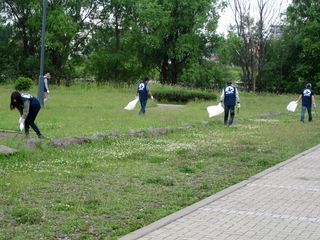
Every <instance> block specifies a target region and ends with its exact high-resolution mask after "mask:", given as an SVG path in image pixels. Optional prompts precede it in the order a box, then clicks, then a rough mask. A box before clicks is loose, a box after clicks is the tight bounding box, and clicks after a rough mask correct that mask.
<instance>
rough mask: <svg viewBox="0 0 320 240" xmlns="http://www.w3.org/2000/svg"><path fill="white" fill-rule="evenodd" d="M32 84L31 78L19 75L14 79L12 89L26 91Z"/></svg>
mask: <svg viewBox="0 0 320 240" xmlns="http://www.w3.org/2000/svg"><path fill="white" fill-rule="evenodd" d="M31 86H32V80H31V79H30V78H26V77H19V78H17V80H16V81H15V84H14V89H15V90H17V91H27V90H29V89H30V88H31Z"/></svg>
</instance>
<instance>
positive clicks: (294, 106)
mask: <svg viewBox="0 0 320 240" xmlns="http://www.w3.org/2000/svg"><path fill="white" fill-rule="evenodd" d="M297 106H298V102H297V101H292V102H290V103H289V104H288V106H287V110H288V111H289V112H295V111H296V109H297Z"/></svg>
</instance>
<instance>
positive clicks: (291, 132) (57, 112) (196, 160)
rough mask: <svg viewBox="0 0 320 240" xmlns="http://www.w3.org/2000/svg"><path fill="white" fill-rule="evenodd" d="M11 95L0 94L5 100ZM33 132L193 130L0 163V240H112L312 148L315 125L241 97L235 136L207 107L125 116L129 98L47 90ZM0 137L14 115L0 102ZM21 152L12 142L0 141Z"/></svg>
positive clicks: (267, 100)
mask: <svg viewBox="0 0 320 240" xmlns="http://www.w3.org/2000/svg"><path fill="white" fill-rule="evenodd" d="M9 90H10V89H9V88H5V89H4V88H2V89H1V94H3V92H7V93H6V97H7V96H9ZM51 92H52V94H51V98H50V100H49V102H48V104H47V105H46V106H45V108H44V109H42V110H41V112H40V115H39V119H38V123H39V127H40V128H41V129H42V131H43V133H44V134H45V135H46V136H49V137H52V138H56V137H62V136H77V135H87V136H90V135H92V134H93V133H94V132H109V131H112V130H116V131H120V132H126V131H128V130H130V129H143V128H150V127H172V128H174V127H176V128H177V127H180V126H181V125H183V124H186V123H192V124H193V127H192V128H186V129H184V130H181V129H180V130H178V129H177V130H173V131H171V132H170V133H168V134H166V135H162V136H157V137H129V136H124V137H120V138H109V139H106V140H103V141H94V142H92V143H91V144H88V145H79V146H77V145H74V146H70V147H68V148H66V149H55V148H53V147H51V146H50V145H48V140H46V141H44V142H43V143H42V144H41V146H40V147H39V148H37V149H35V150H32V151H30V150H22V151H20V152H19V153H17V154H14V155H11V156H0V175H1V179H0V192H1V194H0V239H6V240H7V239H117V237H119V236H121V235H124V234H126V233H129V232H131V231H133V230H135V229H137V228H140V227H142V226H144V225H147V224H149V223H152V222H154V221H156V220H157V219H159V218H161V217H164V216H166V215H168V214H170V213H172V212H175V211H177V210H179V209H181V208H183V207H185V206H188V205H190V204H192V203H194V202H196V201H199V200H200V199H203V198H205V197H207V196H210V195H211V194H214V193H215V192H218V191H220V190H222V189H224V188H226V187H228V186H230V185H233V184H235V183H237V182H239V181H242V180H244V179H247V178H248V177H250V176H252V175H254V174H256V173H258V172H260V171H262V170H264V169H266V168H268V167H270V166H272V165H274V164H276V163H279V162H281V161H283V160H286V159H287V158H289V157H291V156H293V155H295V154H297V153H299V152H301V151H303V150H306V149H308V148H310V147H312V146H314V145H316V144H318V143H319V140H320V134H319V119H318V118H317V117H316V118H315V121H314V122H313V123H311V124H308V123H306V124H301V123H299V121H298V120H299V114H298V113H294V114H290V113H287V112H286V110H285V106H286V104H287V103H288V102H289V101H290V100H292V99H294V98H293V96H276V95H255V94H241V98H242V99H241V105H242V109H241V110H240V113H239V114H237V115H236V120H235V124H236V125H235V127H233V128H229V127H225V126H224V125H223V124H222V116H218V117H216V118H214V119H211V120H209V124H203V123H202V121H204V120H206V121H208V119H207V113H206V111H205V107H206V106H208V105H211V104H212V102H194V103H189V104H188V105H186V106H185V107H184V108H181V109H180V108H179V109H178V110H160V109H158V108H157V107H156V106H155V103H153V104H150V105H149V106H150V108H148V109H147V115H146V116H145V117H141V116H138V113H137V111H138V109H137V110H135V111H133V112H125V111H123V110H122V108H123V107H124V106H125V105H126V103H127V102H128V101H129V100H131V99H132V98H134V90H132V89H113V88H109V87H103V88H99V89H97V88H92V87H87V88H86V89H82V88H80V87H72V88H71V89H65V88H59V89H53V90H52V91H51ZM1 99H3V101H2V102H1V108H0V113H1V120H2V121H1V123H0V124H1V128H10V129H15V126H16V122H17V113H16V112H10V111H9V110H8V108H7V106H8V102H7V103H4V102H5V99H7V98H5V99H4V98H3V96H2V95H1ZM2 142H3V143H6V144H8V145H12V146H16V147H19V145H18V144H15V142H14V141H13V140H10V141H8V140H7V141H3V140H2Z"/></svg>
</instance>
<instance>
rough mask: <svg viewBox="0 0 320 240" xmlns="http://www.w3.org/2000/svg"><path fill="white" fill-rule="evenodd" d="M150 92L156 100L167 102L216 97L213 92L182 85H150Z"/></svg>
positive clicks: (214, 98)
mask: <svg viewBox="0 0 320 240" xmlns="http://www.w3.org/2000/svg"><path fill="white" fill-rule="evenodd" d="M151 92H152V94H153V96H154V97H155V99H157V100H158V101H160V102H169V103H187V102H189V101H195V100H216V99H217V96H216V94H214V93H213V92H209V91H205V90H199V89H188V88H182V87H169V86H154V87H151Z"/></svg>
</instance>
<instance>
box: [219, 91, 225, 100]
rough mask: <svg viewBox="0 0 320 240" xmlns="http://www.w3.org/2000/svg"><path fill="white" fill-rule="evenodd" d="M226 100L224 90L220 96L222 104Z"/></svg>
mask: <svg viewBox="0 0 320 240" xmlns="http://www.w3.org/2000/svg"><path fill="white" fill-rule="evenodd" d="M223 100H224V89H222V93H221V96H220V102H222V101H223Z"/></svg>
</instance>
